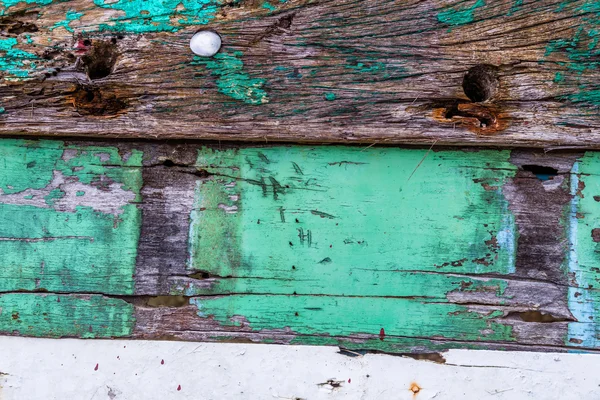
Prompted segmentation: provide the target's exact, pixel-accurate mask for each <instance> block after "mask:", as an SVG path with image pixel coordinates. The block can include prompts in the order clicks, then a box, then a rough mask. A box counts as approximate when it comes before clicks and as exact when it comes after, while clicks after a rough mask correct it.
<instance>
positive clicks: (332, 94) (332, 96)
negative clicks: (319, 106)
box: [325, 92, 336, 101]
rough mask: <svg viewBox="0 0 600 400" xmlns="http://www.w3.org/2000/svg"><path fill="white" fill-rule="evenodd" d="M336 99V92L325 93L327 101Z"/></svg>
mask: <svg viewBox="0 0 600 400" xmlns="http://www.w3.org/2000/svg"><path fill="white" fill-rule="evenodd" d="M335 99H336V95H335V93H332V92H327V93H325V100H327V101H333V100H335Z"/></svg>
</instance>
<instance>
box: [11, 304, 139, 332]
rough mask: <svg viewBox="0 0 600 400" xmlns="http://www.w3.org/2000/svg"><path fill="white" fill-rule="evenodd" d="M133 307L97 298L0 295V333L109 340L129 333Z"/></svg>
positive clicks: (131, 327) (131, 330)
mask: <svg viewBox="0 0 600 400" xmlns="http://www.w3.org/2000/svg"><path fill="white" fill-rule="evenodd" d="M134 322H135V320H134V319H133V306H132V305H131V304H128V303H127V302H125V301H123V300H119V299H112V298H107V297H104V296H100V295H92V296H74V295H56V294H31V293H7V294H2V295H0V333H1V334H8V335H15V334H17V335H23V336H43V337H81V338H109V337H126V336H128V335H131V333H132V332H133V326H134Z"/></svg>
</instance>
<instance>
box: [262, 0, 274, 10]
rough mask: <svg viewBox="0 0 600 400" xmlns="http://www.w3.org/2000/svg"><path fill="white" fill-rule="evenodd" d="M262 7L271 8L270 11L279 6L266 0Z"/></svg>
mask: <svg viewBox="0 0 600 400" xmlns="http://www.w3.org/2000/svg"><path fill="white" fill-rule="evenodd" d="M262 7H263V8H264V9H267V10H269V11H276V10H277V7H275V6H274V5H272V4H271V3H269V2H268V1H265V2H264V3H263V5H262Z"/></svg>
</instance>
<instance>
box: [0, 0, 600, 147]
mask: <svg viewBox="0 0 600 400" xmlns="http://www.w3.org/2000/svg"><path fill="white" fill-rule="evenodd" d="M0 15H1V16H0V34H1V35H2V36H1V37H0V76H1V77H2V82H1V83H0V99H1V100H0V107H1V108H0V111H1V114H0V133H4V134H31V135H39V134H43V135H69V136H73V135H75V136H85V137H90V136H96V137H127V138H209V139H219V140H254V141H263V142H264V141H294V142H344V143H348V142H354V143H359V142H360V143H416V144H419V143H433V142H436V143H438V144H450V145H465V144H470V145H499V146H511V147H514V146H531V147H557V146H559V147H560V146H576V147H586V148H598V147H599V146H598V144H599V143H600V136H599V135H598V132H600V130H599V127H600V126H599V123H598V121H599V119H598V106H599V105H600V96H599V93H600V92H599V90H600V89H599V86H598V81H599V79H598V78H599V76H598V62H597V57H598V48H597V44H598V37H599V36H598V32H600V29H598V28H599V25H600V9H599V8H598V5H597V4H596V2H594V1H591V0H577V1H561V0H539V1H533V0H532V1H520V0H519V1H517V0H498V1H493V2H491V1H485V0H469V1H458V0H444V1H442V0H426V1H402V2H397V1H376V2H374V1H349V0H331V1H307V0H285V1H281V0H277V1H274V0H256V1H255V0H252V1H250V0H227V1H225V0H206V1H185V2H177V1H160V2H159V1H138V0H135V1H133V0H129V1H125V0H118V1H114V2H105V1H103V0H97V1H94V2H93V3H92V2H87V1H79V0H76V1H69V2H59V1H53V0H27V1H21V2H18V1H15V0H4V1H3V2H1V3H0ZM202 28H206V29H213V30H216V31H217V32H218V33H219V34H220V35H221V36H222V38H223V48H222V50H221V52H220V53H219V54H217V55H216V56H215V57H214V58H208V59H207V58H200V57H195V56H193V54H192V53H191V52H190V50H189V48H188V43H189V39H190V38H191V36H192V34H193V33H194V32H195V31H196V30H198V29H202ZM479 64H491V65H494V66H496V67H497V69H498V77H499V88H498V93H497V94H496V95H495V96H494V98H493V99H492V101H491V102H489V103H482V104H479V103H477V104H475V103H471V102H470V101H469V100H468V99H467V97H466V96H465V94H464V93H463V89H462V87H461V85H462V81H463V77H464V75H465V73H466V72H467V71H468V70H469V69H470V68H471V67H473V66H475V65H479Z"/></svg>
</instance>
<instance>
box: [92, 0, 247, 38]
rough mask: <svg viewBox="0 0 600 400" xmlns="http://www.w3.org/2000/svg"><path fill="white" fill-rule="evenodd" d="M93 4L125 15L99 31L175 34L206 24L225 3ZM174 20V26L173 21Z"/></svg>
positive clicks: (129, 0)
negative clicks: (185, 28) (190, 26)
mask: <svg viewBox="0 0 600 400" xmlns="http://www.w3.org/2000/svg"><path fill="white" fill-rule="evenodd" d="M236 2H237V1H234V3H236ZM94 4H95V5H97V6H99V7H102V8H110V9H113V10H119V11H122V12H123V13H124V15H123V16H121V17H116V18H113V21H112V23H110V24H101V25H100V29H101V30H113V31H121V32H130V33H145V32H162V31H166V32H177V31H178V30H180V29H182V28H184V27H185V26H186V25H205V24H208V23H209V22H211V21H212V20H213V19H214V18H215V16H216V13H217V12H218V11H219V9H220V7H221V6H223V4H224V3H223V2H222V1H220V0H161V1H146V0H118V1H106V0H94ZM180 5H181V7H178V6H180ZM174 19H176V20H177V24H174V23H173V22H172V21H173V20H174Z"/></svg>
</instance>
